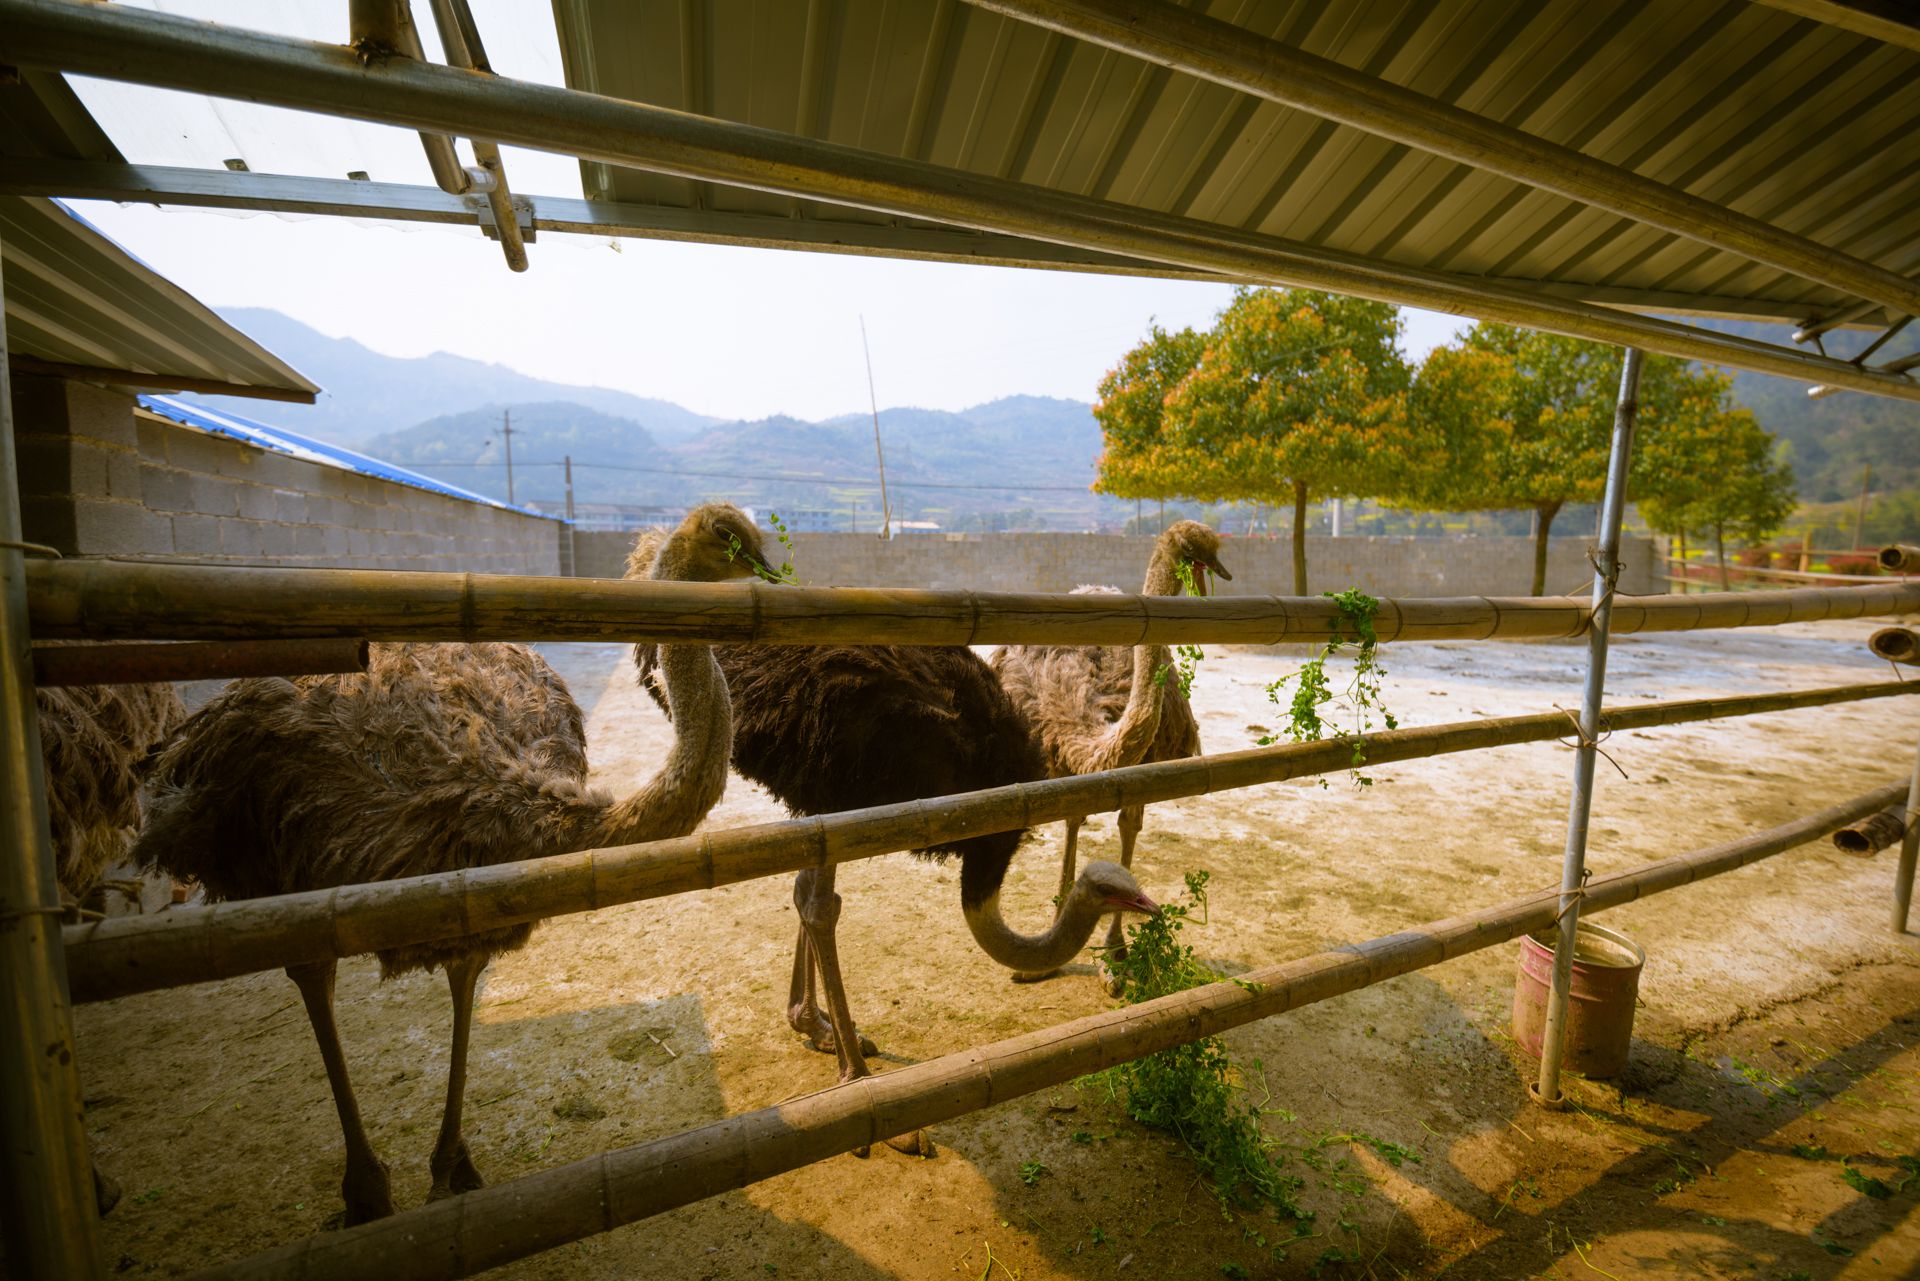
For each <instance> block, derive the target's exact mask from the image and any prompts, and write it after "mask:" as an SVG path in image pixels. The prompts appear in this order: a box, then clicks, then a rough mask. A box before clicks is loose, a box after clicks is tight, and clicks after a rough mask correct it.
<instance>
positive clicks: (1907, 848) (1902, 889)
mask: <svg viewBox="0 0 1920 1281" xmlns="http://www.w3.org/2000/svg"><path fill="white" fill-rule="evenodd" d="M1916 863H1920V751H1916V752H1915V754H1914V763H1913V782H1912V783H1911V784H1909V785H1908V787H1907V831H1906V835H1905V836H1904V837H1902V838H1901V840H1900V866H1899V867H1897V868H1895V869H1894V873H1893V932H1894V933H1895V934H1905V933H1906V932H1907V918H1908V914H1909V913H1910V912H1911V911H1912V909H1913V869H1914V865H1915V864H1916Z"/></svg>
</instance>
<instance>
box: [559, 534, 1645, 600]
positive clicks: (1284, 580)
mask: <svg viewBox="0 0 1920 1281" xmlns="http://www.w3.org/2000/svg"><path fill="white" fill-rule="evenodd" d="M633 538H634V536H633V535H632V534H617V533H576V534H575V535H574V544H575V555H576V557H577V560H578V564H579V572H580V573H582V574H587V575H593V576H596V577H603V578H617V577H619V576H620V572H621V569H622V567H623V566H624V564H625V562H626V556H627V551H628V549H629V548H631V547H632V546H633ZM1592 541H1593V540H1592V539H1591V537H1578V538H1573V537H1569V538H1555V539H1553V540H1552V542H1551V544H1550V547H1549V552H1548V559H1547V590H1548V591H1550V592H1561V591H1577V592H1583V593H1584V592H1586V591H1587V590H1588V589H1589V588H1590V587H1591V586H1592V583H1593V568H1592V566H1590V565H1589V564H1588V563H1587V549H1588V548H1589V547H1590V546H1592ZM794 542H795V544H796V551H795V554H794V557H793V559H794V564H795V568H796V570H797V572H798V574H799V577H800V580H801V581H802V582H803V583H807V584H809V585H811V586H842V587H970V588H974V589H976V590H979V591H1006V592H1017V591H1027V592H1032V591H1041V592H1065V591H1072V590H1073V589H1074V588H1075V587H1077V586H1079V585H1080V584H1081V583H1101V584H1105V585H1109V586H1113V587H1122V588H1127V589H1129V590H1137V589H1138V588H1139V585H1140V580H1141V578H1142V576H1143V575H1144V574H1145V573H1146V567H1147V557H1148V555H1149V553H1150V552H1151V550H1152V547H1153V540H1152V539H1149V538H1123V537H1120V536H1118V535H1113V534H969V535H964V536H954V537H943V536H940V535H928V536H921V535H909V536H907V537H903V538H896V539H894V540H893V541H892V542H881V541H880V540H879V539H878V538H876V537H874V536H872V535H870V534H802V535H798V536H796V538H795V539H794ZM1220 558H1221V560H1222V562H1223V563H1224V564H1225V565H1226V567H1227V568H1228V570H1230V571H1231V572H1232V573H1233V581H1232V582H1231V583H1227V584H1223V586H1224V588H1225V590H1226V591H1228V592H1231V593H1235V594H1249V595H1272V596H1285V595H1291V594H1292V592H1293V551H1292V544H1291V543H1290V542H1289V541H1288V540H1286V539H1285V538H1278V539H1267V538H1256V539H1246V538H1229V539H1228V540H1227V541H1226V544H1225V546H1224V548H1223V549H1222V551H1221V553H1220ZM1621 561H1622V562H1623V566H1624V568H1623V572H1622V574H1621V577H1620V589H1621V590H1622V591H1625V592H1636V593H1644V592H1650V591H1654V590H1656V588H1655V586H1654V582H1653V573H1654V564H1653V544H1652V542H1651V541H1650V540H1648V539H1645V538H1628V539H1626V540H1625V543H1624V545H1623V546H1622V548H1621ZM1307 579H1308V587H1309V588H1310V589H1311V590H1312V591H1315V592H1320V591H1339V590H1342V589H1344V588H1347V587H1360V588H1362V589H1363V590H1365V591H1367V592H1369V593H1371V594H1372V595H1375V596H1524V595H1526V593H1527V589H1528V587H1530V586H1531V585H1532V582H1533V540H1532V539H1530V538H1327V537H1311V536H1310V537H1309V538H1308V539H1307Z"/></svg>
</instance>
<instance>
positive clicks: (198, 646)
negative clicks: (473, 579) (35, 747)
mask: <svg viewBox="0 0 1920 1281" xmlns="http://www.w3.org/2000/svg"><path fill="white" fill-rule="evenodd" d="M366 670H367V642H365V641H363V640H356V639H353V638H350V637H348V638H341V639H337V640H336V639H332V638H328V637H322V638H320V639H317V640H250V641H188V642H185V643H173V642H166V643H161V644H131V645H41V646H37V647H35V649H34V651H33V683H34V684H35V685H39V686H43V687H46V686H54V685H129V684H137V683H141V682H147V681H204V680H226V679H230V678H232V677H236V676H311V675H321V674H328V673H341V672H364V671H366Z"/></svg>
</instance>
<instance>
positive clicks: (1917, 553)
mask: <svg viewBox="0 0 1920 1281" xmlns="http://www.w3.org/2000/svg"><path fill="white" fill-rule="evenodd" d="M1880 568H1882V569H1884V570H1886V571H1887V572H1888V573H1889V574H1920V547H1915V546H1912V545H1911V544H1909V543H1894V544H1893V545H1892V546H1889V547H1882V548H1881V549H1880Z"/></svg>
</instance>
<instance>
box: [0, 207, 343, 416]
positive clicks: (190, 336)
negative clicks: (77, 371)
mask: <svg viewBox="0 0 1920 1281" xmlns="http://www.w3.org/2000/svg"><path fill="white" fill-rule="evenodd" d="M0 262H3V263H4V266H5V271H6V318H7V351H8V353H9V355H12V356H16V357H25V358H26V360H22V361H20V362H19V364H20V366H21V367H22V368H23V369H29V370H31V369H32V368H33V367H34V366H33V365H32V364H30V363H29V362H30V361H34V360H38V361H43V362H47V363H48V364H50V365H55V366H78V367H80V368H82V369H85V370H88V371H97V372H98V378H97V380H98V381H102V382H111V381H112V379H111V377H109V376H108V371H122V372H125V373H127V374H130V375H144V376H148V377H149V378H150V379H151V381H146V382H144V383H142V384H140V385H144V386H154V385H155V383H156V382H158V383H159V385H162V386H166V385H167V381H168V380H169V379H180V380H183V381H181V382H180V383H179V384H178V386H191V385H192V383H193V382H195V381H204V382H207V383H219V384H226V386H225V387H223V388H222V390H225V391H227V392H228V394H232V395H242V396H244V395H247V394H249V392H253V393H255V394H259V393H262V392H265V393H272V394H275V395H278V396H280V397H282V398H288V397H292V398H299V399H309V400H310V399H312V397H313V395H314V393H316V392H317V391H318V390H319V388H318V386H316V385H315V384H314V383H312V382H311V381H309V380H308V379H306V378H304V377H302V376H301V374H300V373H299V372H298V371H297V370H295V369H293V368H292V367H291V366H289V365H288V364H287V363H286V362H285V361H283V360H281V359H279V358H278V357H277V356H275V355H274V354H273V353H272V352H270V351H268V350H267V349H266V348H264V347H262V346H261V345H260V344H259V343H256V342H254V341H253V340H252V339H251V338H249V337H247V336H246V335H245V334H243V333H241V332H240V331H239V330H238V329H235V328H234V327H233V326H232V325H229V324H228V323H227V322H226V321H224V320H222V319H220V317H219V316H217V315H215V314H214V313H213V312H212V311H211V310H210V309H208V308H207V307H206V306H204V305H203V304H201V303H200V302H199V301H198V300H196V299H195V298H194V297H193V296H192V295H191V294H189V293H187V292H186V291H185V290H184V289H181V288H180V287H179V286H177V285H175V284H173V283H172V282H171V281H169V280H167V279H166V277H164V276H162V275H160V274H159V273H158V272H156V271H154V270H153V269H152V268H151V267H148V266H147V265H146V264H145V263H143V262H141V261H140V260H139V259H137V258H135V257H134V256H133V255H132V254H130V253H128V252H127V251H126V250H124V249H122V248H121V247H120V246H119V245H117V244H115V243H114V242H113V241H112V240H110V239H109V238H108V237H107V236H106V235H104V234H103V233H102V232H100V231H99V230H98V229H97V228H95V227H93V226H92V225H91V224H90V223H88V222H87V221H86V220H85V219H84V218H82V217H80V216H79V215H78V214H76V213H74V212H73V211H72V210H71V209H68V208H67V207H66V206H65V205H62V204H61V203H60V202H59V201H56V200H42V199H38V198H32V197H17V196H15V197H4V198H0Z"/></svg>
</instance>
